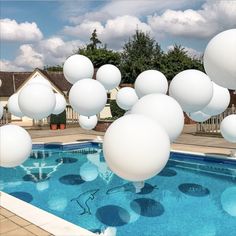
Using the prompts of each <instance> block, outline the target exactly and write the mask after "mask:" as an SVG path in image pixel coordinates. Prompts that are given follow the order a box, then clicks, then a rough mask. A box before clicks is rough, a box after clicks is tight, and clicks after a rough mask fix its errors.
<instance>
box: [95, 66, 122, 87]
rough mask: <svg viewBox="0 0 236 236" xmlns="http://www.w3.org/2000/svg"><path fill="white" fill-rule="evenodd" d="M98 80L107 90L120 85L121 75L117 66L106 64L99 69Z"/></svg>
mask: <svg viewBox="0 0 236 236" xmlns="http://www.w3.org/2000/svg"><path fill="white" fill-rule="evenodd" d="M96 79H97V81H99V82H100V83H101V84H102V85H103V86H104V87H105V89H106V90H111V89H114V88H116V87H117V86H118V85H119V84H120V81H121V73H120V70H119V69H118V68H117V67H116V66H114V65H111V64H106V65H103V66H101V67H100V68H99V69H98V71H97V74H96Z"/></svg>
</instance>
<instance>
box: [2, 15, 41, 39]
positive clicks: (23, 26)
mask: <svg viewBox="0 0 236 236" xmlns="http://www.w3.org/2000/svg"><path fill="white" fill-rule="evenodd" d="M0 28H1V34H0V39H1V40H3V41H38V40H40V39H42V38H43V34H42V32H41V31H40V29H39V28H38V26H37V24H36V23H35V22H32V23H29V22H24V23H17V22H16V21H15V20H11V19H7V18H6V19H1V20H0Z"/></svg>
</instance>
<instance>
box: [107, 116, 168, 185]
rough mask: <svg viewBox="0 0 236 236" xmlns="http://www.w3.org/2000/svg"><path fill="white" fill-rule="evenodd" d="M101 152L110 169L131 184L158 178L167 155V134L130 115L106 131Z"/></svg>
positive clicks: (142, 117) (146, 120) (160, 128)
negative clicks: (154, 177)
mask: <svg viewBox="0 0 236 236" xmlns="http://www.w3.org/2000/svg"><path fill="white" fill-rule="evenodd" d="M103 151H104V157H105V160H106V162H107V164H108V166H109V168H110V169H111V170H112V171H113V172H114V173H115V174H117V175H118V176H120V177H121V178H123V179H127V180H130V181H143V180H146V179H149V178H151V177H153V176H155V175H156V174H158V173H159V172H160V171H161V170H162V169H163V168H164V167H165V165H166V163H167V161H168V159H169V154H170V141H169V137H168V135H167V133H166V131H165V130H164V129H163V128H162V127H161V126H160V125H158V124H157V122H155V121H153V120H152V119H150V118H148V117H146V116H143V115H136V114H131V115H128V116H122V117H121V118H119V119H117V120H116V121H114V122H113V123H112V124H111V125H110V126H109V128H108V129H107V131H106V133H105V136H104V142H103Z"/></svg>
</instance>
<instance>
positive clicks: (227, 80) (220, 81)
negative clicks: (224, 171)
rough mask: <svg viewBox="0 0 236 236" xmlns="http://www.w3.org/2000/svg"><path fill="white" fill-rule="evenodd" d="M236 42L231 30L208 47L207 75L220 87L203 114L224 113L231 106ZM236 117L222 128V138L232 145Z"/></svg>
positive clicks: (235, 82)
mask: <svg viewBox="0 0 236 236" xmlns="http://www.w3.org/2000/svg"><path fill="white" fill-rule="evenodd" d="M235 42H236V29H230V30H226V31H224V32H221V33H219V34H217V35H216V36H215V37H214V38H213V39H211V40H210V42H209V43H208V45H207V47H206V50H205V53H204V58H203V62H204V68H205V71H206V73H207V75H208V76H209V77H210V78H211V80H212V81H213V82H215V83H216V84H217V85H218V86H214V91H216V94H217V96H215V97H214V95H213V98H212V100H211V101H210V103H209V104H208V105H207V106H206V108H205V109H203V110H202V111H203V112H206V113H207V112H208V113H209V114H211V115H215V114H217V113H218V114H219V113H221V112H223V111H224V110H225V108H226V107H227V106H228V104H229V94H228V89H232V90H235V89H236V66H235V65H236V43H235ZM219 86H222V87H223V88H225V89H222V88H221V87H219ZM226 90H227V91H226ZM216 107H217V108H216ZM215 111H216V112H215ZM235 117H236V115H235V114H234V115H230V116H227V117H226V118H224V120H223V121H222V123H221V127H220V130H221V134H222V136H223V137H224V138H225V139H226V140H227V141H229V142H232V143H235V142H236V118H235Z"/></svg>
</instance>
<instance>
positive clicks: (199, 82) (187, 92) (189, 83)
mask: <svg viewBox="0 0 236 236" xmlns="http://www.w3.org/2000/svg"><path fill="white" fill-rule="evenodd" d="M169 94H170V96H171V97H173V98H174V99H176V100H177V102H179V104H180V105H181V107H182V109H183V110H184V111H185V112H187V113H190V112H194V111H200V110H201V109H203V108H204V107H205V106H206V105H207V104H208V103H209V102H210V100H211V98H212V95H213V86H212V82H211V80H210V78H209V77H208V76H207V75H206V74H204V73H203V72H201V71H198V70H185V71H182V72H180V73H179V74H177V75H176V76H175V77H174V78H173V79H172V81H171V83H170V89H169Z"/></svg>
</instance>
